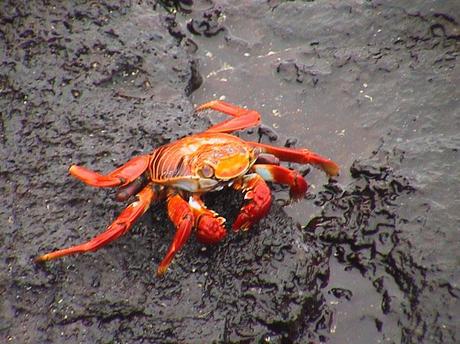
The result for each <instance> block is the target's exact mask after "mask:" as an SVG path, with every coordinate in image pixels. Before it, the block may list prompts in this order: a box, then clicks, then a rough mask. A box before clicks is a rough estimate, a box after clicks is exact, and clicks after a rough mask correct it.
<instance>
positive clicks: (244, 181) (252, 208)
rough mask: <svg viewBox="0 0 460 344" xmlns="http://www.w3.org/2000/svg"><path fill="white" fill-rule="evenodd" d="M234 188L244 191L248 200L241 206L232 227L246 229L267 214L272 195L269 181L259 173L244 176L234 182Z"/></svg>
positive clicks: (235, 229) (236, 229)
mask: <svg viewBox="0 0 460 344" xmlns="http://www.w3.org/2000/svg"><path fill="white" fill-rule="evenodd" d="M233 188H234V189H236V190H241V191H243V192H244V193H245V195H244V199H245V200H247V201H248V202H247V203H246V204H245V205H244V206H243V207H242V208H241V210H240V213H239V214H238V216H237V218H236V220H235V222H234V223H233V226H232V228H233V230H234V231H235V232H236V231H238V230H240V229H242V230H244V231H245V230H248V229H249V228H250V227H251V226H252V225H253V224H254V223H256V222H257V221H259V220H260V219H261V218H262V217H264V216H265V215H267V213H268V211H269V210H270V205H271V200H272V195H271V192H270V188H269V187H268V185H267V183H265V181H264V180H263V179H262V177H261V176H259V175H258V174H257V173H251V174H247V175H245V176H243V177H242V178H241V179H239V180H238V181H236V182H235V183H234V184H233Z"/></svg>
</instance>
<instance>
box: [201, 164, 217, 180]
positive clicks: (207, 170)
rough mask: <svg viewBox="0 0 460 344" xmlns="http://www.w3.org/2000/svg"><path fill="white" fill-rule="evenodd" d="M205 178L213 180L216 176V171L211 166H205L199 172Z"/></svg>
mask: <svg viewBox="0 0 460 344" xmlns="http://www.w3.org/2000/svg"><path fill="white" fill-rule="evenodd" d="M198 173H200V174H201V175H202V176H203V177H204V178H211V177H212V176H214V169H213V168H212V166H210V165H207V164H206V165H203V167H201V169H200V170H199V171H198Z"/></svg>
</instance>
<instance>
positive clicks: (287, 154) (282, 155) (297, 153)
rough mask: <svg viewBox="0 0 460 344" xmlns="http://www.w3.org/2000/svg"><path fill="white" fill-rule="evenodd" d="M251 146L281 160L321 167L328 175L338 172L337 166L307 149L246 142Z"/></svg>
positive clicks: (334, 174)
mask: <svg viewBox="0 0 460 344" xmlns="http://www.w3.org/2000/svg"><path fill="white" fill-rule="evenodd" d="M248 143H249V144H250V145H251V146H253V147H258V148H260V149H261V151H262V152H263V153H268V154H273V155H274V156H276V157H277V158H279V159H280V160H282V161H290V162H297V163H300V164H311V165H315V166H317V167H318V168H320V169H322V170H323V171H324V172H326V174H328V175H329V176H336V175H338V174H339V166H338V165H337V164H336V163H335V162H333V161H332V160H329V159H327V158H325V157H323V156H321V155H319V154H316V153H314V152H311V151H309V150H308V149H293V148H284V147H274V146H270V145H267V144H264V143H258V142H252V141H250V142H248Z"/></svg>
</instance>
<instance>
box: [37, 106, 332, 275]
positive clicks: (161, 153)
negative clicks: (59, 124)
mask: <svg viewBox="0 0 460 344" xmlns="http://www.w3.org/2000/svg"><path fill="white" fill-rule="evenodd" d="M208 109H211V110H215V111H218V112H222V113H224V114H227V115H229V116H231V117H232V118H230V119H227V120H225V121H223V122H220V123H218V124H216V125H214V126H212V127H210V128H209V129H207V130H206V131H204V132H202V133H199V134H195V135H191V136H187V137H184V138H182V139H179V140H177V141H175V142H171V143H169V144H166V145H164V146H161V147H158V148H156V149H154V150H153V151H152V152H151V153H150V154H146V155H141V156H137V157H134V158H132V159H131V160H129V161H128V162H127V163H126V164H124V165H122V166H121V167H119V168H117V169H115V170H114V171H112V172H110V173H108V174H106V175H103V174H100V173H98V172H94V171H92V170H89V169H87V168H85V167H81V166H77V165H72V166H71V167H70V169H69V173H70V174H71V175H72V176H73V177H75V178H76V179H78V180H80V181H82V182H83V183H85V184H87V185H90V186H95V187H103V188H104V187H119V190H118V192H117V194H116V199H117V200H118V201H126V200H128V199H130V198H133V197H132V196H135V197H134V198H135V200H134V201H132V203H131V204H129V205H128V206H127V207H126V208H125V209H124V210H123V211H122V212H121V213H120V215H119V216H118V217H117V218H116V219H115V221H114V222H113V223H112V224H111V225H110V226H108V228H107V229H106V230H105V231H104V232H103V233H101V234H99V235H97V236H95V237H94V238H93V239H91V240H89V241H88V242H85V243H83V244H80V245H76V246H71V247H68V248H64V249H61V250H57V251H54V252H50V253H47V254H44V255H41V256H39V257H38V258H36V262H45V261H48V260H52V259H56V258H59V257H62V256H67V255H71V254H75V253H83V252H89V251H96V250H98V249H99V248H101V247H102V246H105V245H106V244H108V243H110V242H111V241H113V240H115V239H117V238H119V237H120V236H122V235H123V234H125V233H126V232H127V231H129V229H130V228H132V226H133V224H134V223H135V222H136V220H138V219H139V218H140V217H141V216H142V215H143V214H144V213H145V212H146V211H147V209H149V207H150V206H151V205H152V204H153V203H154V202H159V201H166V206H167V213H168V216H169V219H170V220H171V221H172V223H173V224H174V226H175V228H176V232H175V234H174V238H173V241H172V243H171V244H170V246H169V248H168V250H167V252H166V255H165V257H164V258H163V260H162V261H161V262H160V264H159V266H158V269H157V274H158V275H163V274H164V273H165V272H166V271H167V269H168V267H169V265H170V264H171V262H172V260H173V258H174V256H175V255H176V253H177V252H178V251H179V250H181V249H182V247H183V246H184V245H185V243H186V242H187V240H188V239H189V237H190V235H191V233H192V231H193V230H194V231H195V235H196V237H197V239H198V240H199V241H201V242H203V243H205V244H215V243H218V242H220V241H221V240H222V239H224V238H225V237H226V235H227V230H226V228H225V226H224V223H225V219H224V218H223V217H220V216H219V215H218V214H217V213H216V212H214V211H212V210H210V209H208V208H207V207H206V205H205V204H204V202H203V201H202V195H203V194H205V193H207V192H212V191H218V190H222V189H223V188H226V187H231V188H233V189H235V190H239V191H241V192H243V193H244V199H245V202H244V204H243V206H242V208H241V210H240V212H239V214H238V216H237V217H236V219H235V221H234V222H233V225H232V229H233V231H235V232H237V231H239V230H243V231H246V230H248V229H249V228H251V227H252V226H253V225H254V224H255V223H257V222H258V221H259V220H260V219H261V218H263V217H264V216H266V215H267V213H268V211H269V209H270V205H271V200H272V196H271V191H270V189H269V187H268V185H267V183H266V182H273V183H280V184H284V185H287V186H289V189H290V196H291V198H292V199H299V198H301V197H302V196H304V194H305V193H306V191H307V188H308V184H307V182H306V181H305V179H304V178H303V176H302V175H301V174H300V173H299V172H297V171H295V170H292V169H288V168H286V167H284V166H281V165H280V161H288V162H295V163H299V164H311V165H314V166H316V167H319V168H320V169H322V170H323V171H324V172H325V173H326V174H327V175H329V176H335V175H337V174H338V172H339V166H338V165H337V164H336V163H335V162H333V161H331V160H329V159H327V158H325V157H322V156H320V155H318V154H316V153H313V152H311V151H309V150H307V149H294V148H285V147H275V146H271V145H268V144H263V143H259V142H251V141H245V140H242V139H241V138H239V137H237V136H234V135H232V134H231V133H232V132H234V131H237V130H242V129H246V128H249V127H253V126H256V125H258V124H259V123H260V121H261V117H260V114H259V113H258V112H257V111H255V110H250V109H246V108H241V107H239V106H236V105H233V104H230V103H227V102H223V101H219V100H215V101H211V102H208V103H205V104H203V105H201V106H199V107H197V108H196V111H197V112H199V111H204V110H208Z"/></svg>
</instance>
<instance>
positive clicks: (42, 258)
mask: <svg viewBox="0 0 460 344" xmlns="http://www.w3.org/2000/svg"><path fill="white" fill-rule="evenodd" d="M48 260H50V259H49V258H48V255H47V254H44V255H42V256H38V257H35V258H34V263H35V264H41V263H44V262H46V261H48Z"/></svg>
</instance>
